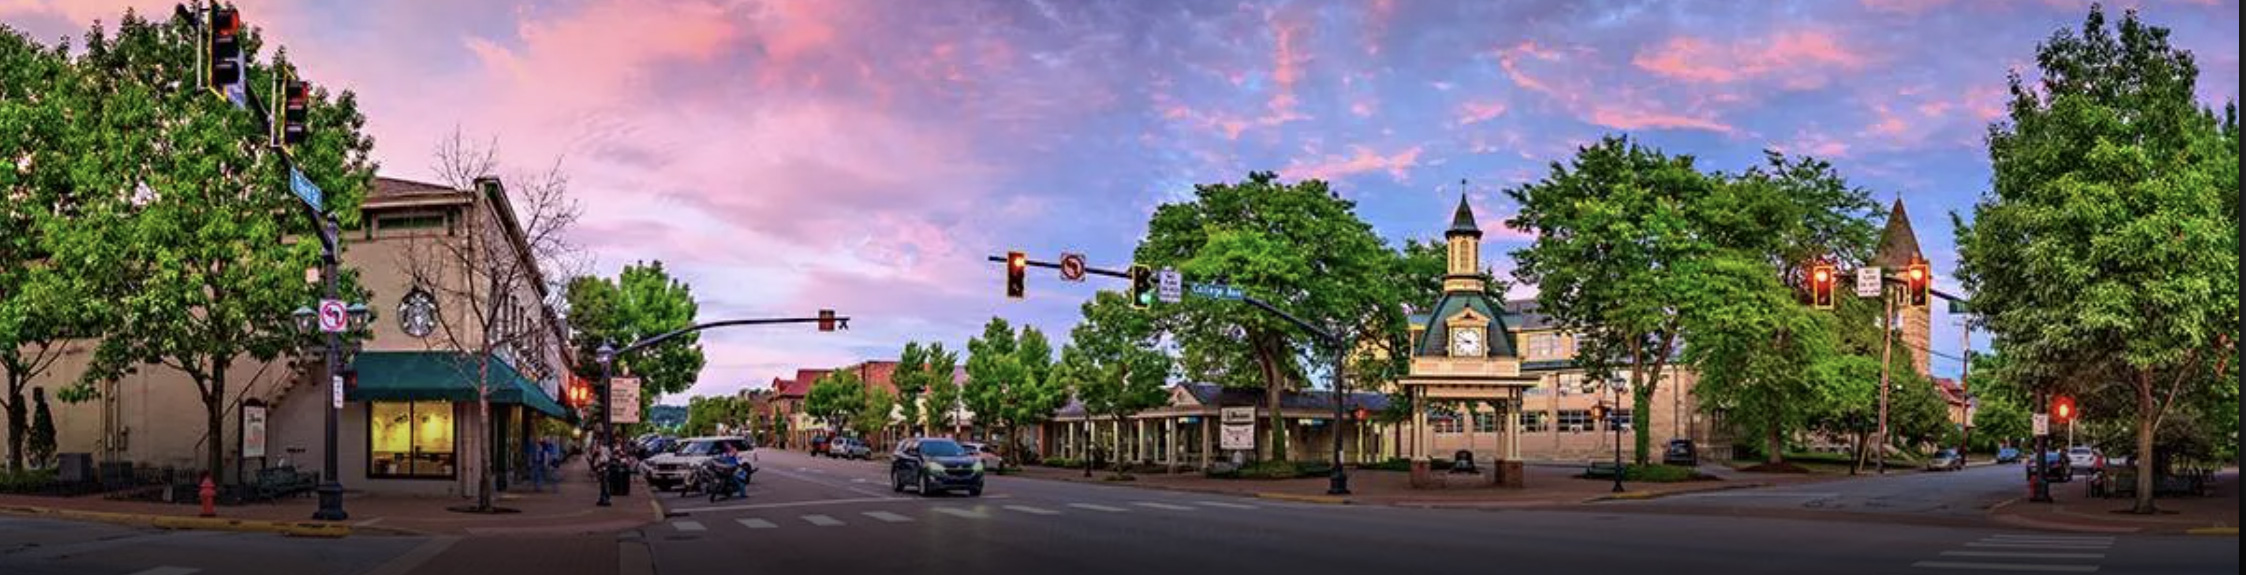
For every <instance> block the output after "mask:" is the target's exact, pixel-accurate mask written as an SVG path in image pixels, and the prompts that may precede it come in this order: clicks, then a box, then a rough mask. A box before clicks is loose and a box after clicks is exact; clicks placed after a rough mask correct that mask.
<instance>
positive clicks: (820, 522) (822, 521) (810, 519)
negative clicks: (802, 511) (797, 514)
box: [803, 515, 842, 527]
mask: <svg viewBox="0 0 2246 575" xmlns="http://www.w3.org/2000/svg"><path fill="white" fill-rule="evenodd" d="M803 521H804V522H805V523H810V524H812V525H817V526H820V527H834V526H836V525H841V524H842V521H840V520H837V519H835V518H833V517H828V516H825V515H805V516H803Z"/></svg>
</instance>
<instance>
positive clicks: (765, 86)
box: [0, 0, 2238, 401]
mask: <svg viewBox="0 0 2246 575" xmlns="http://www.w3.org/2000/svg"><path fill="white" fill-rule="evenodd" d="M239 4H240V6H241V7H242V9H243V12H244V16H245V19H246V21H248V22H249V23H250V24H251V25H254V26H260V27H262V28H264V33H265V34H266V36H267V38H268V39H269V41H277V42H279V43H281V44H283V45H285V46H287V48H288V50H289V53H290V55H291V58H292V60H294V61H296V62H297V63H298V64H299V65H300V66H301V67H302V68H303V69H304V71H305V75H306V77H307V78H308V79H310V80H312V81H314V82H317V83H321V84H324V85H327V86H329V87H331V88H341V89H349V90H353V91H356V92H357V93H358V95H359V97H360V101H361V102H362V106H363V109H364V110H366V112H367V113H368V115H369V125H368V131H369V132H371V133H372V134H373V135H374V137H375V139H376V142H377V152H376V155H377V158H378V159H379V160H381V162H382V172H383V173H384V174H385V175H390V176H396V177H405V178H428V177H429V174H430V170H429V169H428V166H429V164H430V155H429V154H430V150H431V149H432V148H433V147H434V145H435V143H436V142H437V141H438V139H439V138H440V137H441V136H443V135H445V134H448V133H450V132H451V131H452V130H453V129H454V128H455V127H458V128H459V129H461V130H463V131H465V132H467V133H468V134H471V135H474V136H477V137H491V138H495V139H496V140H497V141H498V142H499V146H500V151H501V156H502V158H503V159H504V160H505V161H506V162H507V163H508V164H509V165H510V166H512V167H516V168H520V169H522V170H524V171H529V170H532V169H537V168H543V167H545V166H547V165H549V164H551V163H552V162H555V161H557V160H558V161H560V162H561V165H562V167H563V169H565V170H566V171H568V173H570V174H571V176H572V185H573V192H574V193H575V194H576V195H577V197H578V198H580V199H581V200H582V201H583V202H584V203H585V205H586V207H587V208H588V212H587V214H586V217H585V219H584V221H583V222H582V225H581V226H580V227H579V229H578V230H576V232H575V233H574V235H573V237H574V238H575V240H576V241H577V243H579V244H580V245H583V246H584V247H585V248H587V250H588V254H589V255H590V256H591V268H590V269H591V270H592V271H595V272H599V273H604V274H609V273H614V272H615V270H617V269H618V268H620V267H622V266H623V265H624V264H627V263H630V262H632V261H635V260H648V259H660V260H663V261H664V262H665V263H666V265H667V267H669V268H670V269H672V270H673V271H674V272H676V273H678V274H679V275H681V276H683V277H684V278H685V279H686V280H687V281H689V282H690V283H691V284H692V285H693V286H694V289H695V293H696V295H697V297H698V298H699V299H700V300H701V302H702V306H703V307H702V315H703V317H704V318H705V319H713V320H714V319H723V318H730V317H742V316H762V315H779V314H787V315H796V314H808V313H810V312H812V311H813V310H816V309H819V308H834V309H837V310H841V311H842V312H843V313H845V314H849V315H853V316H856V317H857V319H856V320H855V321H854V322H853V327H854V328H855V329H854V330H853V331H851V332H848V333H844V334H826V335H822V334H814V333H809V332H807V331H806V332H797V331H790V330H779V329H764V330H756V331H752V330H738V331H730V332H714V333H711V334H709V335H708V336H706V338H705V340H704V341H705V348H706V350H707V351H708V353H709V355H710V362H709V365H710V367H709V368H708V369H706V370H705V371H704V373H703V375H702V380H701V382H700V383H698V384H697V385H696V387H695V388H694V389H693V392H694V393H723V392H730V391H733V390H737V389H741V388H743V387H751V386H762V385H765V384H766V383H768V382H769V381H770V380H771V379H772V377H773V376H775V375H782V374H791V373H793V372H794V370H795V369H796V368H798V367H824V366H832V365H838V364H842V363H847V362H850V361H855V360H858V359H863V358H893V357H894V356H895V354H896V352H897V350H898V349H899V348H900V347H901V346H902V345H903V343H904V342H905V341H906V340H908V339H918V340H923V341H926V340H937V341H943V342H945V343H946V344H947V345H949V346H953V347H957V346H959V345H961V344H962V343H963V342H964V341H965V340H966V338H967V337H968V336H969V335H971V334H974V333H977V332H978V331H979V327H980V325H981V323H982V322H983V321H985V320H987V319H988V318H989V317H991V316H992V315H998V316H1001V317H1005V318H1007V319H1009V320H1011V321H1014V322H1016V323H1024V322H1026V323H1030V324H1034V325H1038V326H1040V327H1041V328H1043V329H1045V330H1046V331H1047V332H1048V333H1052V334H1056V335H1058V334H1064V333H1065V332H1066V331H1067V329H1068V327H1069V326H1070V325H1071V324H1072V322H1073V321H1074V318H1075V308H1076V305H1077V304H1078V303H1080V302H1081V301H1083V300H1084V298H1086V297H1088V296H1089V295H1090V293H1091V291H1090V290H1091V289H1093V287H1092V286H1089V285H1069V284H1064V283H1062V282H1060V281H1059V280H1058V279H1057V278H1054V277H1051V276H1049V275H1047V276H1036V277H1033V278H1032V279H1031V282H1030V292H1031V297H1030V298H1029V299H1027V300H1025V301H1009V300H1006V299H1005V298H1004V297H1003V294H1002V293H1001V289H1000V288H1001V281H1002V274H1001V270H1000V268H999V267H998V266H997V265H995V264H988V263H985V262H984V261H983V258H984V257H985V256H988V255H995V254H1002V253H1004V252H1005V251H1006V250H1008V249H1022V250H1025V251H1028V252H1029V253H1031V254H1034V255H1036V256H1037V257H1040V258H1051V257H1054V256H1056V255H1057V254H1058V253H1060V252H1062V251H1078V252H1082V253H1085V254H1088V255H1089V256H1090V258H1091V259H1092V260H1093V262H1094V264H1095V265H1105V266H1116V267H1121V266H1122V265H1125V264H1126V263H1127V262H1126V261H1125V260H1126V259H1127V258H1128V256H1129V253H1130V251H1131V249H1132V248H1133V245H1134V242H1135V241H1136V239H1137V237H1138V235H1139V234H1140V233H1141V232H1143V231H1144V228H1145V220H1146V217H1147V215H1148V214H1150V213H1151V212H1152V210H1153V209H1154V207H1155V206H1157V205H1160V204H1161V203H1163V202H1168V201H1177V200H1179V199H1182V198H1185V197H1187V196H1188V194H1190V191H1191V187H1192V185H1193V184H1195V183H1211V182H1220V181H1236V180H1239V179H1242V178H1244V177H1245V175H1246V174H1247V173H1248V172H1249V171H1251V170H1271V171H1276V172H1279V173H1280V174H1281V176H1282V177H1283V178H1286V179H1290V180H1292V179H1301V178H1311V177H1317V178H1324V179H1327V180H1329V181H1331V182H1333V183H1334V184H1335V186H1336V187H1337V188H1338V189H1339V190H1340V191H1341V192H1342V193H1343V194H1345V195H1346V196H1348V197H1349V198H1350V199H1352V200H1355V201H1357V202H1358V204H1359V206H1360V215H1362V216H1363V217H1364V218H1366V219H1367V220H1368V221H1370V222H1372V223H1373V225H1374V226H1375V228H1376V229H1377V230H1378V231H1379V232H1380V233H1381V234H1383V235H1384V236H1387V237H1389V238H1391V239H1395V240H1401V239H1402V238H1405V237H1428V236H1432V235H1434V234H1437V233H1439V231H1440V230H1441V228H1442V227H1443V226H1444V225H1445V224H1446V223H1447V221H1448V217H1449V213H1450V211H1449V210H1450V207H1451V206H1452V203H1453V202H1456V201H1457V197H1458V194H1459V192H1460V187H1459V184H1458V182H1459V180H1460V179H1466V180H1467V181H1468V182H1469V185H1468V186H1467V188H1466V192H1467V194H1468V195H1469V197H1470V198H1471V199H1472V201H1473V204H1474V207H1475V210H1476V213H1477V214H1478V215H1479V216H1480V218H1481V219H1482V221H1483V222H1484V227H1485V229H1488V230H1490V231H1491V232H1492V233H1491V234H1490V236H1489V240H1490V242H1491V245H1490V246H1488V247H1486V248H1485V249H1484V253H1485V255H1486V256H1487V257H1488V258H1489V259H1490V261H1488V262H1485V263H1486V264H1488V265H1492V266H1495V267H1497V268H1498V269H1499V270H1500V271H1501V272H1502V271H1504V270H1508V269H1510V261H1509V260H1510V259H1509V258H1507V257H1505V256H1504V253H1505V252H1506V251H1507V250H1509V249H1512V248H1516V247H1519V246H1522V245H1525V242H1526V241H1527V240H1528V238H1526V237H1524V236H1522V235H1521V234H1518V233H1511V232H1508V231H1505V230H1500V229H1497V226H1496V222H1498V221H1501V220H1502V219H1504V218H1505V217H1507V216H1509V215H1510V214H1512V212H1513V210H1514V206H1511V205H1508V204H1507V203H1506V202H1505V201H1503V200H1502V197H1503V196H1502V194H1501V193H1500V192H1501V190H1502V189H1504V188H1506V187H1509V186H1514V185H1518V184H1520V183H1522V182H1526V181H1532V180H1534V179H1536V178H1538V177H1541V175H1542V174H1543V173H1544V172H1545V171H1546V170H1547V165H1548V164H1549V163H1550V162H1553V161H1561V160H1564V159H1566V157H1567V156H1568V155H1569V154H1571V153H1572V152H1573V150H1574V148H1575V146H1577V145H1580V144H1583V143H1587V142H1590V141H1594V140H1596V139H1597V138H1599V137H1600V136H1602V135H1605V134H1615V133H1627V134H1630V135H1632V136H1634V137H1636V138H1638V139H1640V140H1641V141H1643V142H1645V143H1647V144H1650V145H1653V146H1657V147H1660V148H1662V149H1663V150H1664V151H1667V152H1669V153H1672V154H1689V155H1692V156H1695V157H1697V158H1699V160H1700V161H1701V162H1702V163H1703V165H1704V166H1706V167H1707V168H1709V169H1721V170H1738V169H1741V168H1744V167H1746V166H1748V165H1750V164H1751V163H1753V162H1757V161H1759V160H1760V156H1761V153H1762V150H1764V149H1766V148H1773V149H1780V150H1785V151H1787V152H1790V153H1799V154H1811V155H1815V156H1818V157H1821V158H1826V159H1830V160H1832V161H1833V162H1834V163H1835V164H1836V165H1837V166H1838V168H1839V169H1840V170H1841V172H1842V173H1843V174H1844V175H1846V176H1847V177H1848V178H1849V179H1850V180H1851V181H1852V182H1853V183H1855V184H1857V185H1860V186H1863V187H1865V188H1868V189H1870V190H1872V191H1873V192H1874V195H1875V196H1876V197H1877V199H1879V200H1880V202H1881V203H1882V204H1885V203H1887V202H1889V201H1892V200H1893V199H1895V198H1898V197H1899V198H1901V199H1903V200H1904V202H1905V203H1907V204H1908V206H1909V209H1910V212H1911V214H1912V222H1911V223H1912V225H1913V226H1914V227H1916V228H1917V230H1918V232H1919V241H1920V244H1921V245H1922V246H1923V247H1924V249H1925V251H1926V255H1927V257H1928V258H1929V259H1930V260H1931V261H1932V262H1933V265H1934V267H1935V269H1936V271H1937V281H1938V282H1939V283H1938V284H1937V285H1938V286H1941V285H1954V284H1952V283H1951V282H1949V281H1948V280H1949V276H1948V273H1947V272H1948V270H1950V269H1953V267H1954V266H1955V263H1956V262H1955V259H1956V256H1955V250H1954V248H1953V241H1952V237H1951V225H1950V222H1949V217H1948V213H1950V212H1952V211H1958V212H1969V211H1970V207H1971V202H1972V201H1973V199H1974V198H1975V197H1976V196H1977V195H1978V194H1980V193H1982V192H1983V191H1984V190H1986V189H1987V187H1988V178H1989V171H1988V163H1987V159H1986V155H1985V151H1984V149H1983V148H1982V134H1984V133H1985V130H1986V126H1987V124H1988V122H1990V121H1992V120H1994V119H1996V118H1998V117H1999V116H2000V115H2001V114H2002V108H2001V105H2002V102H2003V97H2002V94H2003V88H2004V78H2005V73H2006V71H2007V70H2009V69H2019V70H2022V71H2024V72H2032V70H2030V69H2031V68H2032V61H2033V57H2034V48H2035V45H2036V43H2037V42H2038V41H2040V40H2042V39H2044V38H2047V37H2048V36H2049V35H2050V34H2051V33H2052V32H2054V31H2056V30H2058V29H2060V28H2062V27H2075V26H2079V25H2080V24H2081V22H2082V19H2083V16H2084V15H2085V14H2086V13H2087V11H2088V5H2089V3H2088V2H2080V1H2067V0H1986V1H1965V0H1885V1H1876V0H1864V1H1861V2H1858V1H1851V0H1831V1H1822V2H1812V1H1796V2H1760V1H1746V2H1742V1H1724V2H1691V1H1675V2H1646V1H1636V2H1623V1H1578V2H1561V1H1508V2H1486V1H1470V0H1468V1H1433V0H1430V1H1410V0H1372V1H1359V2H1338V1H1337V2H1310V1H1292V2H1288V1H1280V2H1238V3H1218V2H1186V1H1161V0H1156V1H1122V0H1115V1H1102V2H1069V1H1062V0H1019V1H1001V0H991V1H968V0H931V1H926V2H910V3H898V2H843V1H833V2H830V1H755V0H673V1H655V0H563V1H553V2H446V1H437V0H399V1H395V2H364V3H359V2H349V3H335V2H307V1H299V0H245V1H243V2H240V3H239ZM127 6H132V7H137V8H139V9H142V10H144V11H145V10H149V9H157V10H161V11H168V10H169V6H170V2H151V1H143V0H12V1H0V21H5V22H6V23H8V25H10V26H13V27H16V28H18V29H22V30H26V31H28V32H30V33H31V34H33V35H34V36H36V37H41V38H57V37H60V36H62V35H66V34H68V35H75V34H77V33H78V32H80V31H82V30H83V29H84V27H85V26H86V25H88V24H89V23H91V22H92V21H94V20H95V19H97V18H98V19H102V20H105V21H113V20H114V19H115V17H116V15H117V14H121V13H122V11H123V9H124V8H125V7H127ZM2132 6H2134V7H2140V8H2141V9H2142V10H2143V12H2144V15H2145V18H2146V19H2147V20H2149V21H2151V22H2152V23H2154V24H2156V25H2160V26H2167V27H2170V28H2173V30H2174V37H2173V41H2174V43H2175V44H2176V45H2178V46H2180V47H2182V48H2185V49H2188V50H2191V51H2192V52H2193V53H2194V54H2195V55H2196V56H2197V58H2198V62H2199V63H2200V67H2201V69H2202V74H2201V77H2200V93H2201V95H2202V97H2203V99H2205V100H2206V101H2208V102H2209V103H2210V104H2214V105H2219V103H2221V102H2225V101H2230V100H2234V99H2236V95H2237V93H2238V16H2237V12H2238V3H2237V2H2236V1H2235V0H2220V1H2154V0H2146V1H2139V2H2116V3H2109V9H2110V10H2111V11H2112V12H2114V13H2115V14H2118V12H2119V9H2120V8H2123V7H2132ZM1966 215H1968V216H1970V214H1969V213H1967V214H1966ZM1515 293H1516V294H1519V295H1524V296H1525V295H1528V294H1530V293H1533V292H1532V291H1531V290H1530V289H1529V288H1526V287H1524V288H1519V289H1516V291H1515ZM1941 311H1942V310H1940V309H1937V313H1938V315H1937V316H1936V317H1937V319H1936V322H1935V323H1936V332H1935V337H1934V342H1935V346H1936V349H1937V351H1940V352H1943V353H1948V354H1952V355H1954V354H1955V353H1956V352H1957V345H1958V343H1957V342H1958V335H1957V331H1956V329H1957V328H1956V327H1955V325H1954V323H1952V321H1951V320H1950V319H1949V318H1948V317H1947V316H1945V315H1939V314H1940V312H1941ZM1976 344H1977V345H1981V346H1985V345H1986V344H1987V342H1986V339H1985V338H1980V339H1977V340H1976ZM1933 367H1934V370H1935V371H1936V372H1937V374H1948V375H1954V374H1955V373H1956V371H1957V369H1958V367H1959V366H1958V362H1956V361H1954V360H1949V359H1943V358H1936V359H1935V360H1934V361H1933ZM674 401H683V400H682V399H674Z"/></svg>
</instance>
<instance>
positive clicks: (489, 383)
mask: <svg viewBox="0 0 2246 575" xmlns="http://www.w3.org/2000/svg"><path fill="white" fill-rule="evenodd" d="M352 365H353V366H354V367H356V368H357V369H358V372H359V377H358V385H356V386H354V387H352V388H351V389H350V390H349V391H348V392H347V393H346V394H345V398H346V399H349V400H351V401H438V400H442V401H475V400H476V395H477V393H476V391H477V387H478V386H477V385H476V384H475V381H476V376H477V374H478V372H479V366H477V364H476V358H475V356H474V355H471V354H467V353H463V352H457V351H367V352H360V353H359V355H358V357H357V358H355V359H353V360H352ZM483 373H484V375H485V378H484V383H485V386H484V387H485V388H487V389H490V390H491V401H492V403H509V404H520V405H523V406H526V407H529V408H531V409H535V410H538V411H539V412H541V413H544V414H546V415H548V416H552V417H560V418H567V417H568V416H569V411H568V410H566V409H562V406H561V404H560V403H558V402H555V401H554V398H552V397H547V396H546V392H545V391H543V390H540V389H538V385H537V384H535V383H532V382H531V381H530V380H527V379H524V378H523V376H522V373H521V372H518V371H515V368H513V367H511V366H508V365H507V362H505V361H500V360H499V359H498V358H492V361H491V362H490V369H489V370H488V371H484V372H483Z"/></svg>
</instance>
